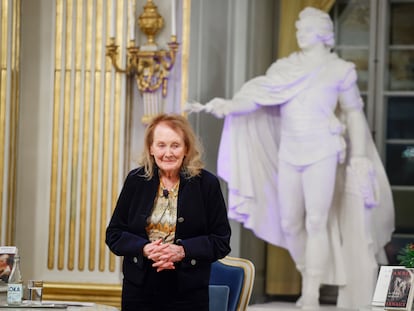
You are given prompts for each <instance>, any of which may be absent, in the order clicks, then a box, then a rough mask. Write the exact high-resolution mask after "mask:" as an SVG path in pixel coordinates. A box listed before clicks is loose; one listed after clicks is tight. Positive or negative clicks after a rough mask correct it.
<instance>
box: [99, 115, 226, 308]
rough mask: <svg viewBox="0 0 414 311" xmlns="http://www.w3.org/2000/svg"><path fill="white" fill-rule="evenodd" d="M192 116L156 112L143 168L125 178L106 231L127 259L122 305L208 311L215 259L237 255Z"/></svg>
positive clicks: (148, 131)
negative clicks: (211, 275) (157, 114)
mask: <svg viewBox="0 0 414 311" xmlns="http://www.w3.org/2000/svg"><path fill="white" fill-rule="evenodd" d="M200 148H201V146H200V144H199V143H198V140H197V138H196V136H195V134H194V132H193V130H192V129H191V126H190V124H189V122H188V120H187V119H186V118H184V117H182V116H180V115H167V114H162V115H159V116H157V117H155V118H154V119H153V120H152V121H151V123H150V124H149V125H148V127H147V129H146V132H145V146H144V151H143V155H142V160H141V166H140V167H139V168H137V169H134V170H132V171H131V172H130V173H129V174H128V176H127V178H126V181H125V184H124V186H123V189H122V191H121V194H120V196H119V199H118V202H117V205H116V207H115V210H114V212H113V215H112V218H111V220H110V223H109V225H108V228H107V231H106V243H107V245H108V246H109V248H110V249H111V251H112V252H113V253H115V254H116V255H118V256H124V261H123V274H124V280H123V287H122V310H123V311H128V310H140V311H141V310H180V311H181V310H191V311H193V310H204V311H208V308H209V297H208V284H209V278H210V267H211V263H212V262H214V261H216V260H217V259H220V258H222V257H224V256H226V255H227V254H228V253H229V252H230V245H229V243H230V234H231V232H230V226H229V222H228V218H227V210H226V206H225V202H224V199H223V195H222V192H221V189H220V184H219V181H218V179H217V177H215V176H214V175H213V174H211V173H209V172H208V171H206V170H204V169H203V168H202V167H203V163H202V161H201V149H200Z"/></svg>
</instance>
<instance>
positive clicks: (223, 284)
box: [209, 256, 255, 311]
mask: <svg viewBox="0 0 414 311" xmlns="http://www.w3.org/2000/svg"><path fill="white" fill-rule="evenodd" d="M254 273H255V269H254V265H253V263H252V262H251V261H250V260H247V259H243V258H236V257H230V256H227V257H225V258H223V259H220V260H218V261H216V262H214V263H213V264H212V267H211V275H210V288H209V292H210V311H244V310H246V308H247V305H248V304H249V301H250V296H251V294H252V289H253V281H254Z"/></svg>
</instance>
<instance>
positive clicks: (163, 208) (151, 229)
mask: <svg viewBox="0 0 414 311" xmlns="http://www.w3.org/2000/svg"><path fill="white" fill-rule="evenodd" d="M178 185H179V183H177V184H176V185H175V186H174V187H173V188H172V189H171V190H169V191H168V190H167V189H165V188H163V187H162V185H161V184H160V186H159V188H158V195H157V197H156V198H155V202H154V208H153V210H152V213H151V216H150V217H148V220H147V223H148V225H147V227H146V228H145V229H146V230H147V234H148V237H149V240H150V241H151V242H153V241H156V240H158V239H162V240H163V242H164V243H170V244H171V243H174V238H175V227H176V220H177V197H178Z"/></svg>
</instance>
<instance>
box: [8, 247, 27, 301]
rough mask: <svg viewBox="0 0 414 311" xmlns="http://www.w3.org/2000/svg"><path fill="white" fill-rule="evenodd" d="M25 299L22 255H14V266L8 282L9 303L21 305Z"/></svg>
mask: <svg viewBox="0 0 414 311" xmlns="http://www.w3.org/2000/svg"><path fill="white" fill-rule="evenodd" d="M22 300H23V278H22V273H21V271H20V256H19V255H17V254H16V255H15V256H14V263H13V268H12V270H11V272H10V276H9V282H8V283H7V304H9V305H19V304H21V303H22Z"/></svg>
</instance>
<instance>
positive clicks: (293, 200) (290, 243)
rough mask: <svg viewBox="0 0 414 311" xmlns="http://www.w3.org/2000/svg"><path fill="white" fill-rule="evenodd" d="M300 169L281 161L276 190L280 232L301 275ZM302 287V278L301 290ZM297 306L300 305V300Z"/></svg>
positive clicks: (302, 211) (302, 216)
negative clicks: (277, 191)
mask: <svg viewBox="0 0 414 311" xmlns="http://www.w3.org/2000/svg"><path fill="white" fill-rule="evenodd" d="M299 168H300V167H296V166H292V165H291V164H289V163H286V162H284V161H283V160H280V161H279V167H278V174H279V175H278V190H279V203H280V217H281V224H282V230H283V234H284V237H285V241H286V246H287V249H288V250H289V253H290V255H291V256H292V259H293V260H294V261H295V263H296V268H297V269H298V271H299V272H300V273H301V274H302V275H303V273H304V269H305V249H306V239H307V237H306V228H305V202H304V196H303V188H302V177H301V171H300V170H299ZM303 287H304V282H303V277H302V288H303ZM297 305H298V306H300V305H301V298H299V299H298V301H297Z"/></svg>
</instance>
